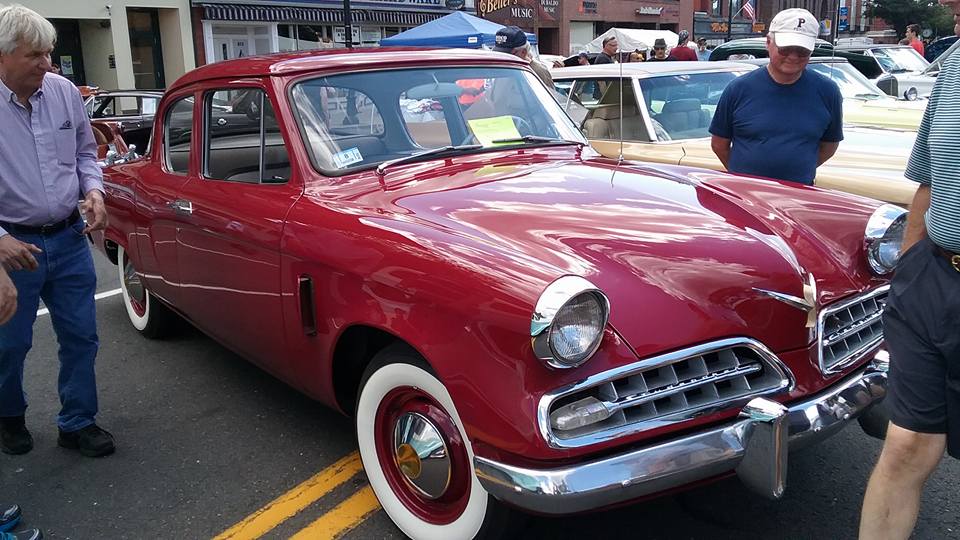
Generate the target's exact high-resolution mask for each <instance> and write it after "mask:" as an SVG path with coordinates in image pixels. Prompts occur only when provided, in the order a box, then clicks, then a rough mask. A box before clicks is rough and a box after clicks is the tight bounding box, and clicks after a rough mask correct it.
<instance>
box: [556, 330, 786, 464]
mask: <svg viewBox="0 0 960 540" xmlns="http://www.w3.org/2000/svg"><path fill="white" fill-rule="evenodd" d="M791 382H792V379H791V376H790V375H789V373H788V372H787V370H786V368H785V367H783V365H782V364H781V363H780V361H779V360H777V358H776V356H774V355H773V353H771V352H770V351H769V350H768V349H766V348H765V347H764V346H763V345H761V344H759V343H758V342H755V341H753V340H750V339H747V338H734V339H726V340H721V341H718V342H713V343H709V344H706V345H702V346H698V347H692V348H689V349H684V350H682V351H677V352H674V353H670V354H666V355H663V356H658V357H655V358H651V359H648V360H643V361H641V362H638V363H636V364H632V365H630V366H625V367H623V368H619V369H617V370H612V371H609V372H606V373H601V374H598V375H595V376H593V377H591V378H590V379H588V380H587V381H584V382H583V383H581V384H578V385H574V386H573V387H571V388H568V389H564V390H561V391H559V392H557V393H555V394H552V395H549V396H546V397H545V398H544V401H542V402H541V426H542V428H546V430H547V433H548V437H547V438H548V441H549V442H550V443H551V444H552V445H554V446H557V447H576V446H584V445H587V444H592V443H594V442H599V441H601V440H606V439H610V438H614V437H619V436H622V435H624V434H627V433H635V432H638V431H643V430H646V429H650V428H653V427H659V426H663V425H666V424H670V423H675V422H681V421H683V420H688V419H690V418H692V417H694V416H696V415H697V414H699V413H703V412H707V411H711V410H718V409H722V408H727V407H733V406H737V405H739V404H742V403H744V402H745V401H746V400H748V399H750V398H752V397H755V396H758V395H763V394H770V393H774V392H777V391H779V390H782V389H784V388H787V387H789V386H790V384H791ZM587 398H594V399H596V400H599V401H600V402H601V403H602V405H603V407H604V408H605V409H606V410H607V411H609V412H611V413H612V414H611V415H610V417H609V418H607V419H606V420H603V421H601V422H597V423H594V424H591V425H588V426H584V427H580V428H575V429H569V430H561V429H557V427H556V426H555V425H554V424H553V423H552V421H551V419H552V416H551V415H553V413H554V412H556V411H557V410H558V409H560V408H562V407H564V406H567V405H570V404H573V403H577V402H580V401H581V400H583V399H587ZM545 402H546V407H543V405H544V403H545ZM544 416H545V417H544Z"/></svg>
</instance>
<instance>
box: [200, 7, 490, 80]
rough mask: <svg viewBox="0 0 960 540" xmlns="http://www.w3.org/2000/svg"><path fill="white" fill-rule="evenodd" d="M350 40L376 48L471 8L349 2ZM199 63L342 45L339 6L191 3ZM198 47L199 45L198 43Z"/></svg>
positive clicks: (344, 38)
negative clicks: (424, 24) (384, 40)
mask: <svg viewBox="0 0 960 540" xmlns="http://www.w3.org/2000/svg"><path fill="white" fill-rule="evenodd" d="M350 4H351V18H352V22H353V26H352V32H351V42H352V43H353V44H354V45H357V46H364V47H375V46H377V45H378V44H379V42H380V40H381V39H383V38H385V37H390V36H392V35H395V34H398V33H400V32H402V31H404V30H407V29H410V28H413V27H415V26H419V25H421V24H423V23H426V22H429V21H432V20H434V19H437V18H439V17H442V16H444V15H446V14H448V13H450V12H451V11H453V10H454V9H457V8H462V9H469V8H470V7H472V4H473V2H472V1H470V2H464V1H463V0H366V1H352V2H351V3H350ZM193 7H194V35H195V36H196V38H195V39H196V41H197V43H198V57H199V63H201V64H203V63H210V62H217V61H220V60H228V59H231V58H239V57H243V56H250V55H253V54H266V53H272V52H282V51H302V50H314V49H329V48H337V47H344V46H346V42H347V35H346V29H345V27H344V22H343V2H342V1H336V0H304V1H302V2H291V1H283V0H277V1H273V0H259V1H256V2H255V3H254V2H250V3H245V1H244V0H194V2H193ZM201 44H202V45H201Z"/></svg>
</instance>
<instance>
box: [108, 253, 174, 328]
mask: <svg viewBox="0 0 960 540" xmlns="http://www.w3.org/2000/svg"><path fill="white" fill-rule="evenodd" d="M117 268H118V270H119V273H120V290H121V291H122V292H123V303H124V305H125V306H126V308H127V317H128V318H129V319H130V324H132V325H133V327H134V328H136V329H137V331H138V332H140V333H141V334H143V335H144V336H146V337H148V338H161V337H164V336H166V335H169V334H170V332H171V331H172V329H173V325H174V324H175V322H176V319H175V315H174V314H173V312H172V311H170V309H169V308H168V307H167V306H165V305H163V303H161V302H160V301H159V300H157V299H156V298H155V297H154V296H153V295H152V294H150V291H148V290H147V288H146V287H145V286H144V285H143V281H142V278H141V276H140V274H139V273H138V272H137V269H136V268H134V266H133V262H132V261H131V260H130V257H128V256H127V253H126V251H124V249H123V246H117Z"/></svg>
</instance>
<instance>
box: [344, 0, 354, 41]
mask: <svg viewBox="0 0 960 540" xmlns="http://www.w3.org/2000/svg"><path fill="white" fill-rule="evenodd" d="M343 29H344V37H343V39H344V41H345V42H346V45H347V48H348V49H352V48H353V13H351V12H350V0H343Z"/></svg>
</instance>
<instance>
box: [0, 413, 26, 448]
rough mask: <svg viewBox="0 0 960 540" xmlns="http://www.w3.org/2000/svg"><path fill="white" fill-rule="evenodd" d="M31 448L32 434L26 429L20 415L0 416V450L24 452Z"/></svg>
mask: <svg viewBox="0 0 960 540" xmlns="http://www.w3.org/2000/svg"><path fill="white" fill-rule="evenodd" d="M30 450H33V436H31V435H30V432H29V431H27V424H26V422H25V421H24V418H23V417H22V416H2V417H0V451H2V452H3V453H4V454H12V455H19V454H26V453H27V452H29V451H30Z"/></svg>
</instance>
